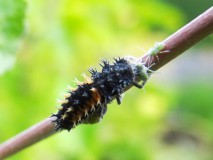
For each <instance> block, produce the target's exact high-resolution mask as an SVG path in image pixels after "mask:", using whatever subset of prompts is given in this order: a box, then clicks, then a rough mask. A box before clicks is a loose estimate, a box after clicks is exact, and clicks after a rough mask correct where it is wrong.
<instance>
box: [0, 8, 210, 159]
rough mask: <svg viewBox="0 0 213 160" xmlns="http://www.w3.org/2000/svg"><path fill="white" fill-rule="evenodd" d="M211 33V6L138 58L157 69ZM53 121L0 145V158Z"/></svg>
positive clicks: (49, 130)
mask: <svg viewBox="0 0 213 160" xmlns="http://www.w3.org/2000/svg"><path fill="white" fill-rule="evenodd" d="M211 33H213V7H211V8H210V9H208V10H207V11H206V12H204V13H203V14H201V15H200V16H199V17H197V18H196V19H195V20H193V21H192V22H190V23H189V24H187V25H186V26H185V27H183V28H181V29H180V30H179V31H177V32H176V33H174V34H173V35H171V36H170V37H168V38H167V39H166V40H164V41H163V42H164V44H165V48H164V50H163V51H168V52H162V53H159V54H157V56H154V57H152V58H151V59H150V60H149V61H146V59H147V55H145V56H143V57H142V58H141V59H140V60H141V61H142V62H145V61H146V64H145V65H146V66H149V65H150V64H155V65H152V67H151V70H157V69H159V68H160V67H162V66H163V65H165V64H166V63H168V62H169V61H171V60H172V59H174V58H175V57H177V56H178V55H180V54H181V53H183V52H184V51H185V50H187V49H188V48H190V47H191V46H193V45H195V44H196V43H198V42H199V41H201V40H202V39H203V38H205V37H207V36H208V35H210V34H211ZM54 127H55V125H54V123H51V119H50V118H47V119H45V120H44V121H42V122H40V123H38V124H37V125H35V126H33V127H31V128H30V129H28V130H26V131H24V132H22V133H21V134H19V135H17V136H16V137H14V138H12V139H10V140H8V141H6V142H5V143H3V144H2V145H0V159H3V158H6V157H8V156H10V155H12V154H14V153H16V152H18V151H20V150H22V149H24V148H26V147H28V146H30V145H32V144H34V143H36V142H38V141H40V140H42V139H44V138H46V137H48V136H50V135H52V134H53V133H55V131H54Z"/></svg>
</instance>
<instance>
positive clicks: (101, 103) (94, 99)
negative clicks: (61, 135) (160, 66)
mask: <svg viewBox="0 0 213 160" xmlns="http://www.w3.org/2000/svg"><path fill="white" fill-rule="evenodd" d="M114 60H115V61H114V63H113V64H109V62H108V61H105V60H102V63H103V64H101V66H102V71H101V72H98V71H97V70H95V69H90V70H89V72H90V73H91V75H92V76H91V78H88V77H86V76H85V75H83V77H84V79H85V82H84V83H78V87H77V88H76V89H72V90H70V91H68V94H66V98H65V100H64V101H63V103H62V105H61V107H60V109H59V111H58V113H56V114H53V115H52V116H54V117H56V119H55V120H54V122H55V123H56V130H58V131H60V130H64V129H66V130H68V131H70V130H71V129H72V128H74V127H75V126H76V125H78V124H81V123H84V124H93V123H97V122H99V121H100V119H101V118H103V116H104V114H105V113H106V111H107V104H109V103H110V102H111V101H112V100H113V99H114V98H115V99H116V100H117V103H118V104H120V103H121V97H122V94H123V92H124V91H125V89H127V88H128V87H130V86H131V85H134V86H136V87H138V88H142V87H143V85H144V84H145V83H146V81H147V79H148V78H149V74H148V72H147V70H148V69H147V68H146V67H145V66H144V65H143V64H142V63H138V62H136V61H135V60H134V59H132V58H129V57H127V58H118V59H114ZM137 79H140V80H142V81H143V83H142V85H140V84H138V83H137Z"/></svg>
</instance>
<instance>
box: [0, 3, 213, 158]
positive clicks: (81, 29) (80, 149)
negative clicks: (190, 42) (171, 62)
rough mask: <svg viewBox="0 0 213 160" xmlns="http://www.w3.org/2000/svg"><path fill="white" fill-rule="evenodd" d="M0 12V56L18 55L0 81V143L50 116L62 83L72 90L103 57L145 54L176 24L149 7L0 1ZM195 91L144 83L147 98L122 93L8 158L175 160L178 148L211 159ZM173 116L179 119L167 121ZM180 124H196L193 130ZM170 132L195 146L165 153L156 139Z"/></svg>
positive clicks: (176, 14)
mask: <svg viewBox="0 0 213 160" xmlns="http://www.w3.org/2000/svg"><path fill="white" fill-rule="evenodd" d="M26 10H27V12H26ZM0 13H1V14H0V22H1V26H0V47H1V48H0V52H1V53H7V54H14V53H17V52H18V53H19V54H17V56H16V64H15V65H14V66H13V68H12V70H10V71H8V72H5V73H4V74H3V75H2V76H1V77H0V88H1V89H0V100H1V101H0V113H1V115H0V121H1V122H2V123H1V124H0V131H1V136H0V141H1V142H3V141H4V140H6V139H8V138H10V137H12V136H14V135H16V134H17V133H19V132H21V131H23V130H24V129H26V128H28V127H30V126H31V125H33V124H35V123H37V122H39V121H41V120H42V119H44V118H46V117H48V116H50V114H51V113H54V112H56V108H55V107H54V106H56V105H58V104H57V103H56V99H58V98H60V97H63V96H61V94H63V93H65V92H66V88H67V87H66V86H67V84H70V85H74V83H73V82H72V80H73V79H74V78H75V77H76V76H77V78H78V79H82V77H81V76H80V74H81V73H83V72H86V74H88V72H87V69H88V68H89V67H91V66H94V67H97V68H98V69H100V68H99V67H98V63H99V62H100V60H101V59H102V58H109V60H111V59H112V57H117V56H125V55H132V56H141V55H142V54H143V52H142V51H141V50H139V48H143V49H146V48H149V46H150V47H151V46H153V43H154V42H159V41H161V40H163V39H164V38H165V37H167V36H169V34H171V33H172V32H175V31H176V30H177V29H178V28H180V26H182V25H183V24H184V23H185V22H184V19H185V15H183V14H182V13H181V12H180V10H179V9H178V8H177V7H176V6H174V5H169V4H168V3H166V2H165V1H157V0H156V1H141V0H140V1H137V0H136V1H127V0H124V1H123V0H119V1H106V0H104V1H95V0H91V1H88V0H87V1H86V0H85V1H77V0H76V1H70V0H61V1H36V0H32V1H27V2H25V1H21V0H7V1H6V0H5V1H4V0H0ZM25 14H26V15H25ZM26 26H27V28H26ZM24 31H25V32H24ZM23 33H25V34H23ZM20 41H21V42H22V43H18V42H20ZM18 44H19V45H18ZM17 46H19V47H17ZM0 58H1V57H0ZM4 62H5V61H4ZM0 64H2V63H1V61H0ZM163 74H164V73H162V72H161V75H163ZM157 76H159V75H158V74H155V77H153V79H157V80H158V77H157ZM156 77H157V78H156ZM169 78H170V77H168V79H169ZM199 82H200V81H199ZM195 87H197V84H196V85H192V86H191V88H190V89H187V87H183V88H181V87H179V86H178V87H177V88H178V89H177V88H172V87H170V86H169V84H168V85H167V84H166V85H165V86H163V85H161V87H160V86H158V85H155V82H150V83H148V84H147V87H146V92H144V91H143V90H138V89H136V88H134V89H131V90H130V91H128V92H127V93H126V94H125V96H124V99H123V103H122V104H121V106H120V107H118V106H117V104H116V103H112V104H110V105H109V108H108V113H107V114H106V116H105V117H104V119H103V120H102V122H100V123H99V124H96V125H81V126H78V127H77V128H75V129H73V130H71V132H70V133H67V132H61V133H59V134H57V135H55V136H52V137H51V138H48V139H46V140H44V141H42V142H40V143H38V144H36V145H34V146H32V147H30V148H28V149H26V150H23V151H22V152H20V153H18V154H16V155H14V156H12V157H11V158H8V159H11V160H19V159H30V160H37V159H40V160H44V159H45V160H46V159H52V160H58V159H76V160H80V159H81V160H84V159H85V160H88V159H91V160H93V159H94V160H96V159H103V160H104V159H124V160H125V159H144V160H149V159H166V158H168V159H171V157H173V158H174V159H175V156H177V157H178V156H181V158H179V159H184V157H185V153H186V152H184V151H183V150H184V149H185V150H189V152H190V153H191V154H189V155H190V156H191V155H192V157H193V155H194V157H193V158H194V159H195V158H197V157H198V158H201V159H203V157H208V156H209V155H210V156H211V153H210V152H209V151H211V147H209V146H211V145H212V144H210V145H209V146H208V145H207V144H205V142H206V141H209V142H212V137H211V135H212V127H211V126H212V118H211V112H208V111H211V108H212V107H211V106H212V105H213V102H212V100H210V99H211V97H210V96H211V94H210V93H212V89H211V88H209V89H208V86H207V87H206V86H205V83H204V85H203V86H200V88H199V89H198V90H199V92H197V93H196V88H195ZM203 88H204V89H203ZM205 88H207V89H205ZM181 89H182V90H181ZM178 93H185V94H183V95H181V94H180V95H179V94H178ZM206 94H208V96H206ZM194 97H195V98H194ZM192 100H193V101H192ZM201 103H202V106H203V108H202V109H201V108H200V106H201ZM193 106H195V108H194V107H193ZM179 113H180V114H181V115H182V114H183V115H184V118H182V121H180V120H179V119H178V120H176V119H175V118H173V115H176V114H179ZM168 117H169V118H168ZM170 117H172V118H171V121H170ZM174 117H175V116H174ZM187 117H190V118H189V119H188V118H187ZM174 119H175V120H174ZM174 121H175V124H178V127H177V126H176V125H174V124H173V123H171V122H174ZM189 122H191V123H193V122H196V123H202V124H203V125H199V126H197V127H196V129H195V131H194V130H193V127H191V128H189V127H188V126H189V125H191V123H189ZM188 123H189V124H188ZM184 125H186V126H184ZM187 127H188V128H187ZM172 129H175V130H177V131H179V132H178V133H180V132H181V133H182V132H184V133H185V135H188V134H191V133H193V134H195V135H196V136H197V137H198V138H197V139H198V140H199V142H201V143H200V144H202V145H199V146H198V147H196V146H195V147H194V148H193V147H192V148H189V147H190V145H191V144H194V143H191V141H190V143H189V144H186V143H184V142H183V141H181V140H180V139H178V140H177V141H175V142H176V143H175V144H173V145H172V146H171V145H169V144H168V138H167V136H165V135H168V133H173V132H169V131H170V130H172ZM193 131H194V132H193ZM186 133H187V134H186ZM203 134H206V135H207V136H206V139H205V140H203V139H202V135H203ZM200 135H201V136H200ZM181 136H182V134H181ZM181 136H180V137H181ZM165 137H166V138H165ZM179 141H180V142H181V144H179ZM199 147H200V148H199ZM205 147H206V148H208V149H205ZM182 155H183V156H182ZM198 155H199V156H198ZM193 158H191V159H193ZM198 158H197V159H198ZM176 159H177V158H176Z"/></svg>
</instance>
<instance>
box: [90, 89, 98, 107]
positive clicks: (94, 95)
mask: <svg viewBox="0 0 213 160" xmlns="http://www.w3.org/2000/svg"><path fill="white" fill-rule="evenodd" d="M90 90H91V91H92V92H93V94H92V99H93V101H95V103H96V104H101V96H100V94H99V93H98V90H97V89H96V88H91V89H90Z"/></svg>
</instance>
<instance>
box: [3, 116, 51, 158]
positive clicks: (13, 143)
mask: <svg viewBox="0 0 213 160" xmlns="http://www.w3.org/2000/svg"><path fill="white" fill-rule="evenodd" d="M53 133H55V124H54V123H52V122H51V119H50V118H47V119H45V120H43V121H41V122H40V123H38V124H36V125H34V126H32V127H31V128H29V129H28V130H26V131H24V132H22V133H20V134H18V135H17V136H15V137H13V138H11V139H9V140H8V141H6V142H4V143H3V144H1V145H0V159H3V158H6V157H8V156H10V155H12V154H14V153H16V152H18V151H20V150H22V149H24V148H26V147H28V146H30V145H32V144H34V143H36V142H38V141H40V140H42V139H44V138H46V137H49V136H50V135H52V134H53Z"/></svg>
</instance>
